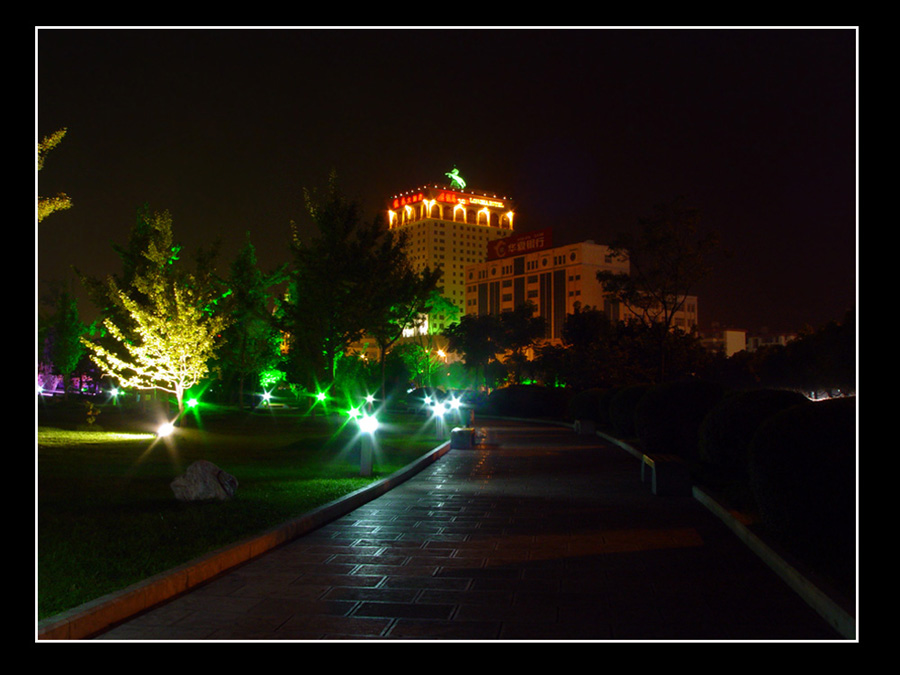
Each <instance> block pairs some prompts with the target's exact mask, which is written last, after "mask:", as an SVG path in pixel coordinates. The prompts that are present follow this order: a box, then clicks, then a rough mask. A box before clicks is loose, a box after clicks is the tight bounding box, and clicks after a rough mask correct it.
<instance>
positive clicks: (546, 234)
mask: <svg viewBox="0 0 900 675" xmlns="http://www.w3.org/2000/svg"><path fill="white" fill-rule="evenodd" d="M552 234H553V232H552V230H551V229H550V228H547V229H544V230H538V231H536V232H524V233H522V234H517V235H515V236H513V237H506V238H505V239H497V240H495V241H491V242H488V250H487V259H488V260H498V259H500V258H511V257H513V256H517V255H523V254H525V253H533V252H535V251H541V250H543V249H545V248H551V247H552V246H553V241H552V239H553V237H552Z"/></svg>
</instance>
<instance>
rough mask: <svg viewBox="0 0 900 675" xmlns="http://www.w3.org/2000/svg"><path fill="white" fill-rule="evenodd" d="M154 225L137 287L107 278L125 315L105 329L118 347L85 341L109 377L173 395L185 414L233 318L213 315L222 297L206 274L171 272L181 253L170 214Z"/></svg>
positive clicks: (135, 281)
mask: <svg viewBox="0 0 900 675" xmlns="http://www.w3.org/2000/svg"><path fill="white" fill-rule="evenodd" d="M151 225H152V227H153V231H154V236H153V237H151V242H150V244H149V245H148V246H147V249H146V251H145V252H144V257H145V258H146V260H147V262H148V264H147V265H146V266H145V268H144V269H143V271H142V272H141V273H140V274H139V275H137V276H136V277H135V278H134V279H133V281H132V286H131V287H130V288H127V289H122V288H119V286H118V284H117V283H116V281H115V280H114V279H112V278H109V279H108V280H107V288H108V294H109V298H110V299H111V300H113V301H114V302H115V304H116V305H117V306H118V308H119V309H120V310H121V311H120V312H117V313H116V314H111V315H109V316H108V317H107V318H106V319H105V320H104V321H103V326H104V327H105V328H106V330H107V331H108V332H109V334H110V335H111V336H112V337H113V338H114V340H115V341H116V343H118V347H119V348H118V349H110V348H108V347H107V346H105V345H103V344H102V343H100V342H94V341H91V340H89V339H87V338H85V339H84V343H85V345H86V346H87V347H88V348H89V349H90V350H91V359H92V360H93V361H94V362H95V363H96V364H97V365H98V366H99V367H100V368H101V369H102V371H103V373H104V374H108V375H111V376H113V377H115V378H116V379H117V380H118V381H119V383H120V384H121V385H122V386H124V387H131V388H135V389H160V390H162V391H167V392H170V393H172V394H174V395H175V397H176V400H177V401H178V409H179V411H181V410H183V406H184V392H185V391H187V390H188V389H190V388H191V387H192V386H194V385H195V384H197V383H198V382H199V381H200V380H201V379H203V378H204V377H205V376H206V375H207V373H208V372H209V361H210V360H211V359H212V358H213V356H214V355H215V352H216V349H217V347H218V345H219V342H220V339H221V335H222V331H224V330H225V328H226V327H227V326H228V325H229V323H230V322H231V319H230V318H229V314H228V313H227V312H225V311H218V312H215V311H212V309H211V307H213V306H214V304H215V302H214V301H215V299H216V296H217V293H216V292H215V291H214V289H213V288H212V287H211V286H210V284H209V283H208V282H207V281H206V280H205V279H204V278H203V277H202V276H198V275H192V274H184V273H183V274H175V273H174V272H173V271H172V268H171V265H172V263H173V261H174V259H175V258H174V256H173V255H172V251H173V250H174V251H178V250H179V249H178V247H173V246H171V219H170V218H169V216H168V214H161V215H160V214H157V215H156V216H155V217H154V218H153V219H152V223H151Z"/></svg>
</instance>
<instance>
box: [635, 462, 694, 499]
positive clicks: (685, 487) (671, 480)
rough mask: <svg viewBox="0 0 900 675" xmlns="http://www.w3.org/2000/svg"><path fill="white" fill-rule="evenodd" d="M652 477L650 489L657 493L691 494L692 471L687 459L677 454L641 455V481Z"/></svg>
mask: <svg viewBox="0 0 900 675" xmlns="http://www.w3.org/2000/svg"><path fill="white" fill-rule="evenodd" d="M647 474H649V479H650V490H651V491H652V492H653V494H655V495H690V494H691V490H692V485H691V472H690V469H689V468H688V465H687V464H686V463H685V461H684V460H683V459H682V458H681V457H679V456H677V455H665V454H651V455H648V454H645V455H643V456H642V457H641V482H642V483H643V482H645V481H646V480H647Z"/></svg>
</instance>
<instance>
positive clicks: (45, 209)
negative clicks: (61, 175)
mask: <svg viewBox="0 0 900 675" xmlns="http://www.w3.org/2000/svg"><path fill="white" fill-rule="evenodd" d="M65 135H66V129H65V128H63V129H60V130H59V131H54V132H53V133H52V134H50V135H49V136H44V138H43V139H42V140H41V141H40V142H39V143H38V147H37V152H38V160H37V168H38V171H40V170H41V169H43V168H44V159H45V158H46V157H47V154H48V153H49V152H50V151H51V150H53V148H55V147H56V146H57V145H59V144H60V143H61V142H62V139H63V137H64V136H65ZM37 206H38V222H41V221H42V220H43V219H44V218H46V217H47V216H49V215H50V214H51V213H53V212H54V211H63V210H65V209H68V208H69V207H71V206H72V200H71V199H69V197H68V196H67V195H66V194H65V193H59V194H58V195H56V196H55V197H40V196H39V197H38V204H37Z"/></svg>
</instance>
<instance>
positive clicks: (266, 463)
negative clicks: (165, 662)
mask: <svg viewBox="0 0 900 675" xmlns="http://www.w3.org/2000/svg"><path fill="white" fill-rule="evenodd" d="M39 412H40V411H39ZM43 412H45V413H47V411H43ZM107 413H108V414H107ZM81 417H82V419H83V415H82V416H81ZM100 420H102V424H103V430H81V429H78V428H75V427H78V426H79V425H77V424H73V423H72V418H71V416H70V417H66V415H64V414H63V415H54V414H49V413H48V414H39V419H38V424H39V426H38V433H37V455H36V472H37V495H36V501H37V514H36V527H37V532H36V542H37V553H36V557H37V609H38V618H39V619H44V618H47V617H49V616H53V615H55V614H57V613H59V612H63V611H65V610H68V609H71V608H73V607H77V606H78V605H81V604H83V603H85V602H88V601H90V600H94V599H96V598H98V597H101V596H103V595H105V594H107V593H110V592H113V591H116V590H119V589H122V588H125V587H127V586H129V585H131V584H133V583H136V582H139V581H141V580H143V579H146V578H148V577H150V576H152V575H154V574H157V573H159V572H163V571H165V570H167V569H171V568H173V567H176V566H178V565H180V564H183V563H185V562H188V561H190V560H192V559H194V558H197V557H199V556H201V555H203V554H205V553H208V552H210V551H213V550H215V549H218V548H221V547H223V546H227V545H229V544H232V543H234V542H236V541H240V540H241V539H244V538H246V537H249V536H252V535H254V534H258V533H260V532H262V531H264V530H266V529H268V528H270V527H273V526H276V525H278V524H280V523H283V522H286V521H288V520H290V519H292V518H296V517H298V516H300V515H302V514H303V513H305V512H307V511H309V510H311V509H314V508H316V507H318V506H320V505H322V504H325V503H327V502H329V501H332V500H334V499H337V498H339V497H341V496H343V495H345V494H347V493H349V492H352V491H354V490H357V489H359V488H361V487H364V486H365V485H367V484H369V483H371V482H373V481H375V480H378V479H380V478H383V477H384V476H386V475H389V474H391V473H393V472H394V471H396V470H398V469H400V468H402V467H403V466H405V465H407V464H409V463H410V462H411V461H413V460H415V459H416V458H418V457H420V456H422V455H423V454H425V453H427V452H428V451H429V450H431V449H432V448H434V447H436V446H437V445H438V441H437V440H436V439H435V438H434V436H433V430H432V429H427V428H424V427H423V424H422V420H421V418H416V417H415V416H413V415H401V414H397V415H394V416H392V417H391V418H389V420H388V422H389V423H388V424H387V425H385V426H383V427H382V430H380V431H379V437H378V443H377V449H376V455H375V463H374V470H373V475H372V476H371V477H369V478H365V477H361V476H360V475H359V450H358V444H357V443H356V442H355V438H356V431H355V429H353V428H351V427H350V426H348V425H342V423H340V422H338V421H336V420H335V419H334V418H323V417H319V418H310V417H304V416H300V415H298V414H296V413H294V412H291V411H287V410H286V411H281V412H263V413H259V412H257V413H247V412H245V413H237V412H227V411H219V412H215V411H213V412H211V413H209V414H201V415H199V416H196V417H186V418H184V420H183V425H182V426H181V427H180V429H179V432H178V434H177V435H176V436H175V437H174V438H170V439H165V440H162V439H157V438H155V436H154V435H153V434H152V433H150V427H149V424H148V420H147V419H146V418H144V417H141V416H129V415H127V414H124V413H121V412H119V411H115V410H112V409H110V410H109V411H104V412H103V413H102V414H101V417H100V418H99V419H98V422H99V421H100ZM198 459H206V460H209V461H211V462H213V463H214V464H216V465H217V466H219V467H220V468H222V469H224V470H225V471H228V472H229V473H231V474H232V475H233V476H235V477H236V478H237V480H238V482H239V486H238V489H237V493H236V495H235V496H234V498H232V499H231V500H228V501H224V502H207V503H183V502H179V501H177V500H176V499H175V498H174V494H173V492H172V490H171V488H170V487H169V484H170V483H171V481H172V480H173V479H174V478H175V477H176V476H178V475H180V474H182V473H183V472H184V470H185V469H186V468H187V466H188V465H189V464H190V463H191V462H193V461H195V460H198Z"/></svg>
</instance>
